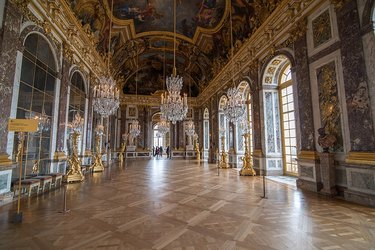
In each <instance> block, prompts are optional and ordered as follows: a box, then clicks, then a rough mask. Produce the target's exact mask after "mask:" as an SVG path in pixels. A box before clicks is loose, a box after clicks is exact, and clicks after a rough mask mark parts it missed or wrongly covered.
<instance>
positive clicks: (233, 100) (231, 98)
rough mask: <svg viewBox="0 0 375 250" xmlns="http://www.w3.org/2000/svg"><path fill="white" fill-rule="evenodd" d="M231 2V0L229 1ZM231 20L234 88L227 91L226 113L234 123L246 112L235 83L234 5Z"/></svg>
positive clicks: (230, 13)
mask: <svg viewBox="0 0 375 250" xmlns="http://www.w3.org/2000/svg"><path fill="white" fill-rule="evenodd" d="M229 2H231V1H229ZM229 10H230V11H229V19H230V20H229V21H230V45H231V65H232V82H233V88H229V89H228V92H227V97H228V100H227V102H226V104H225V106H224V114H225V116H226V117H227V118H228V120H229V121H230V122H232V123H235V122H237V121H239V120H240V119H241V117H242V116H243V114H244V113H245V106H244V105H243V104H244V103H245V102H244V100H243V97H242V95H241V93H240V92H239V91H238V89H237V88H236V87H235V84H234V76H233V71H234V64H233V51H234V49H233V27H232V26H233V24H232V7H231V6H230V8H229Z"/></svg>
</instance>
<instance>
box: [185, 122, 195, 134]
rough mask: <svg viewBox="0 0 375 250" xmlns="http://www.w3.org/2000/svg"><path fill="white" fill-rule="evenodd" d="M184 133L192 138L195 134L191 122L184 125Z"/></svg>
mask: <svg viewBox="0 0 375 250" xmlns="http://www.w3.org/2000/svg"><path fill="white" fill-rule="evenodd" d="M185 133H186V135H187V136H193V135H194V134H195V125H194V122H193V121H192V120H189V121H187V122H186V123H185Z"/></svg>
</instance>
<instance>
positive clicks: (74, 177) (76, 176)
mask: <svg viewBox="0 0 375 250" xmlns="http://www.w3.org/2000/svg"><path fill="white" fill-rule="evenodd" d="M79 136H80V133H79V132H78V131H74V132H73V134H72V140H73V152H72V156H71V157H70V158H69V160H68V165H69V171H68V172H67V173H66V175H65V176H64V181H65V182H68V183H69V182H77V181H83V180H84V179H85V177H84V176H83V174H82V170H81V163H80V161H79V159H78V138H79Z"/></svg>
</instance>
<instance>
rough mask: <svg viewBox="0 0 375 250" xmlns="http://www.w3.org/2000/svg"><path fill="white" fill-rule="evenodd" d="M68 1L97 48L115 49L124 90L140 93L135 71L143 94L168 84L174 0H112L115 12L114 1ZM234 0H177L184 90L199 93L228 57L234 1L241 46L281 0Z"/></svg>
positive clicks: (105, 51) (235, 28) (237, 40)
mask: <svg viewBox="0 0 375 250" xmlns="http://www.w3.org/2000/svg"><path fill="white" fill-rule="evenodd" d="M67 1H68V2H70V5H71V8H72V10H73V12H74V14H75V15H76V17H77V19H78V20H79V21H80V22H81V24H82V27H83V29H84V30H85V32H88V33H92V34H93V35H94V37H95V40H96V41H95V42H96V45H97V50H98V52H99V53H101V54H102V55H103V57H104V58H106V57H107V56H108V53H110V55H111V58H112V60H111V64H112V67H111V69H112V73H113V74H114V76H115V77H116V78H117V79H118V81H119V82H121V86H122V88H123V92H124V93H126V94H135V89H136V88H135V85H136V84H135V82H136V81H135V76H136V75H137V86H138V88H137V90H138V91H137V93H138V94H145V95H149V94H153V93H155V92H156V91H157V90H162V89H163V88H164V89H165V83H164V82H165V81H164V75H170V74H171V72H172V67H173V0H113V1H114V2H113V13H112V12H111V4H112V2H111V0H67ZM229 1H230V0H176V2H177V42H176V45H177V52H176V58H177V60H176V67H177V73H178V74H179V75H181V76H183V78H184V87H183V92H185V93H187V94H189V93H190V95H191V96H197V95H199V93H200V92H201V91H203V90H204V88H205V87H206V86H207V85H208V84H209V82H210V81H211V79H212V78H213V77H214V76H215V75H216V74H217V73H218V72H219V71H220V70H221V68H222V67H223V66H224V65H225V64H226V63H227V62H228V59H229V54H230V53H229V51H230V48H231V41H230V32H231V29H230V21H229V6H231V7H232V8H231V12H232V21H233V26H232V27H233V28H232V32H233V46H234V47H235V51H236V50H238V49H239V47H240V46H241V45H242V44H243V42H244V41H245V40H246V39H247V38H249V37H250V36H251V35H252V34H253V33H254V31H255V30H256V29H257V28H258V27H259V26H260V25H261V24H262V23H263V22H264V21H265V19H266V18H267V17H268V16H269V15H270V14H271V13H272V11H274V10H275V8H276V7H277V4H278V3H279V2H280V1H281V0H231V3H229ZM111 17H112V20H113V21H112V24H113V25H112V32H111V41H109V39H110V38H109V37H110V36H109V31H110V20H111ZM109 42H110V43H109ZM109 44H110V48H109ZM164 55H165V57H164ZM164 64H165V65H166V66H165V70H164ZM137 65H138V67H137ZM137 69H138V73H137V74H136V71H137Z"/></svg>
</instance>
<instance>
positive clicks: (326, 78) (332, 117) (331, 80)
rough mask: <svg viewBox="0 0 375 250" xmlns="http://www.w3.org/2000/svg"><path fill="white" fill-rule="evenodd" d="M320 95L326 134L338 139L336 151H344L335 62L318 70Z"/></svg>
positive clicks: (322, 121) (320, 106) (322, 119)
mask: <svg viewBox="0 0 375 250" xmlns="http://www.w3.org/2000/svg"><path fill="white" fill-rule="evenodd" d="M316 75H317V80H318V93H319V108H320V118H321V123H322V127H323V128H325V133H326V134H330V135H334V136H335V137H336V138H337V142H336V145H335V147H334V151H343V139H342V132H341V131H342V129H341V115H340V113H341V110H340V102H339V96H338V85H337V75H336V66H335V62H334V61H332V62H330V63H327V64H325V65H323V66H321V67H320V68H318V69H316Z"/></svg>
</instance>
